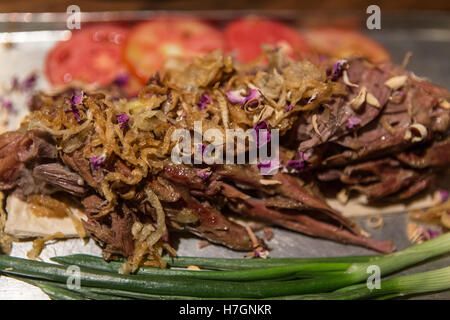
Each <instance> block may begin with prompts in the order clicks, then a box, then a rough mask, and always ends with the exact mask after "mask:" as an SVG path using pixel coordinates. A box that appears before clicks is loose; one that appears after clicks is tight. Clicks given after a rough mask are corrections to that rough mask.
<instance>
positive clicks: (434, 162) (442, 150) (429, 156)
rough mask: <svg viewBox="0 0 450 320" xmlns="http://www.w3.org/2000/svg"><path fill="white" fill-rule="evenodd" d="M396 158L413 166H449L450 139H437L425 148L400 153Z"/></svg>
mask: <svg viewBox="0 0 450 320" xmlns="http://www.w3.org/2000/svg"><path fill="white" fill-rule="evenodd" d="M396 158H397V159H398V160H400V161H401V162H403V163H405V164H407V165H408V166H410V167H413V168H428V167H443V166H448V165H449V164H450V139H447V140H444V141H435V142H433V143H432V144H431V145H430V146H429V147H428V148H425V149H423V148H420V149H418V150H411V151H406V152H402V153H399V154H397V155H396Z"/></svg>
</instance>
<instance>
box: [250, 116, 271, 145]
mask: <svg viewBox="0 0 450 320" xmlns="http://www.w3.org/2000/svg"><path fill="white" fill-rule="evenodd" d="M253 130H255V134H256V147H257V148H259V147H261V146H263V145H265V144H266V143H269V142H270V130H269V128H268V126H267V123H266V122H265V121H263V122H260V123H257V124H255V125H254V126H253ZM260 130H266V131H267V135H266V137H265V139H263V140H265V141H260V140H259V138H260V134H259V131H260Z"/></svg>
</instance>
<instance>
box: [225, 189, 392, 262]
mask: <svg viewBox="0 0 450 320" xmlns="http://www.w3.org/2000/svg"><path fill="white" fill-rule="evenodd" d="M222 193H223V194H224V195H225V196H226V197H227V198H228V199H230V203H229V204H228V205H229V207H230V208H231V209H232V210H233V211H235V212H237V213H240V214H243V215H246V216H249V217H253V218H257V219H259V220H263V221H265V222H268V223H271V224H274V225H278V226H281V227H284V228H287V229H290V230H293V231H297V232H301V233H304V234H307V235H310V236H314V237H321V238H324V239H330V240H334V241H338V242H341V243H352V244H357V245H362V246H364V247H367V248H371V249H374V250H376V251H379V252H383V253H387V252H392V251H394V250H395V248H394V247H393V246H392V243H391V242H390V241H379V240H375V239H370V238H366V237H364V236H363V235H361V234H360V233H354V232H352V231H351V230H349V229H347V228H345V227H343V226H342V225H339V224H338V225H336V224H332V223H329V222H327V221H321V220H319V219H317V217H315V214H314V213H311V212H309V213H308V212H306V211H302V212H299V211H295V212H294V213H291V212H289V213H287V212H284V211H278V210H274V209H270V208H268V207H267V205H266V203H265V201H264V200H263V199H256V198H253V197H251V196H249V195H247V194H244V193H242V192H240V191H239V190H237V189H236V188H234V187H232V186H230V185H228V184H222Z"/></svg>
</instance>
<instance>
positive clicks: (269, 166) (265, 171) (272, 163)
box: [257, 159, 281, 175]
mask: <svg viewBox="0 0 450 320" xmlns="http://www.w3.org/2000/svg"><path fill="white" fill-rule="evenodd" d="M280 165H281V161H280V159H273V160H268V161H266V162H258V164H257V167H258V170H259V172H260V173H261V174H262V175H272V174H275V173H276V171H277V170H278V169H279V168H280Z"/></svg>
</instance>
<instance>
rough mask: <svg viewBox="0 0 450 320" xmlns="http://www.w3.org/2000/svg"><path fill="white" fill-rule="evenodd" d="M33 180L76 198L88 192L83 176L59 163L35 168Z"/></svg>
mask: <svg viewBox="0 0 450 320" xmlns="http://www.w3.org/2000/svg"><path fill="white" fill-rule="evenodd" d="M33 178H34V179H36V180H38V181H42V182H45V183H46V184H48V185H51V186H54V187H55V188H56V189H57V190H60V191H64V192H67V193H70V194H72V195H74V196H78V197H81V196H83V195H85V194H86V193H87V192H88V189H87V188H86V186H84V181H83V179H82V178H81V176H80V175H78V174H76V173H75V172H72V171H70V170H69V169H67V168H66V167H64V166H63V165H61V164H59V163H48V164H41V165H38V166H36V167H34V169H33Z"/></svg>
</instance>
